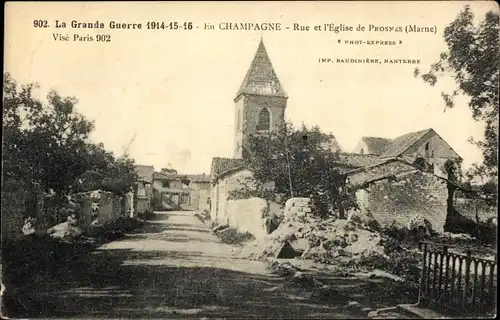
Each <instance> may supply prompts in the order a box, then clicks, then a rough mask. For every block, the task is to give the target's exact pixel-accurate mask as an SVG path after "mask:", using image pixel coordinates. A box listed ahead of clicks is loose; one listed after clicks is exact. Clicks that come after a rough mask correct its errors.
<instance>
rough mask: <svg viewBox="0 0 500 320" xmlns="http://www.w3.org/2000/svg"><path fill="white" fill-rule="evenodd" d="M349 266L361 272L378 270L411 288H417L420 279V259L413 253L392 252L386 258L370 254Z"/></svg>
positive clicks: (403, 251)
mask: <svg viewBox="0 0 500 320" xmlns="http://www.w3.org/2000/svg"><path fill="white" fill-rule="evenodd" d="M350 264H355V265H356V267H357V268H358V269H361V270H363V269H365V270H375V269H378V270H382V271H385V272H388V273H390V274H392V275H396V276H399V277H401V278H402V279H404V280H405V282H407V284H408V285H410V286H412V287H417V286H418V282H419V279H420V265H421V257H420V256H419V255H418V254H417V253H415V252H413V251H408V250H402V249H400V250H394V251H391V252H388V256H387V257H384V256H382V255H380V254H377V253H372V254H370V255H367V256H363V257H361V258H360V259H359V260H357V261H355V262H351V263H350Z"/></svg>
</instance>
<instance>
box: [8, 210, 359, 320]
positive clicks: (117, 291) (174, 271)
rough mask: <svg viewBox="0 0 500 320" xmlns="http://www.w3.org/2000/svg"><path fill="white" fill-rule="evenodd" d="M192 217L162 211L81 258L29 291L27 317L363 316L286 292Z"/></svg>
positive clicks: (277, 281)
mask: <svg viewBox="0 0 500 320" xmlns="http://www.w3.org/2000/svg"><path fill="white" fill-rule="evenodd" d="M228 248H230V246H228V245H225V244H222V243H220V242H219V241H218V239H217V238H216V237H215V236H213V235H211V234H210V233H209V232H208V230H207V229H206V228H203V226H202V225H200V222H199V221H198V220H196V218H195V217H192V216H190V215H189V214H186V213H168V214H165V213H161V214H157V215H155V216H154V217H153V219H151V220H149V221H147V223H146V224H145V225H144V227H143V228H141V229H140V230H137V231H136V232H134V233H133V234H129V235H127V237H125V239H123V240H121V241H115V242H113V243H110V244H109V245H106V246H105V247H102V248H100V249H98V250H95V251H94V252H92V253H89V254H87V255H85V256H82V257H80V259H78V260H77V261H75V262H73V263H71V264H70V265H68V266H67V267H66V269H65V270H64V271H63V272H61V273H59V274H58V275H57V277H56V278H52V279H44V280H43V281H40V282H39V283H37V284H36V285H33V286H31V288H30V289H29V292H23V293H22V295H23V297H25V299H23V301H26V302H25V305H24V308H23V309H26V311H24V312H23V313H18V314H16V313H15V312H11V314H8V315H9V316H10V317H27V318H36V317H44V318H47V317H57V318H71V317H78V318H85V317H92V318H96V317H97V318H186V317H194V318H200V317H206V318H233V319H234V318H238V319H241V318H255V319H257V318H258V319H266V318H267V319H269V318H288V319H290V318H295V319H297V318H329V319H332V318H338V319H340V318H341V319H347V318H360V317H363V316H364V314H362V313H361V312H360V311H357V310H351V309H347V308H346V305H345V301H344V302H342V303H340V302H339V301H329V302H328V303H325V302H320V301H316V300H314V299H313V298H308V297H306V296H304V295H303V294H301V293H300V292H299V291H297V290H293V289H286V288H285V287H284V286H283V279H282V278H280V277H277V276H274V275H272V274H269V273H268V272H265V271H263V269H265V268H264V265H263V264H262V263H261V262H256V261H248V260H241V259H237V258H235V257H233V256H231V254H230V253H228V252H227V251H228V250H229V251H230V249H228Z"/></svg>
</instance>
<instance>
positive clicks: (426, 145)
mask: <svg viewBox="0 0 500 320" xmlns="http://www.w3.org/2000/svg"><path fill="white" fill-rule="evenodd" d="M425 156H426V157H429V142H427V143H426V144H425Z"/></svg>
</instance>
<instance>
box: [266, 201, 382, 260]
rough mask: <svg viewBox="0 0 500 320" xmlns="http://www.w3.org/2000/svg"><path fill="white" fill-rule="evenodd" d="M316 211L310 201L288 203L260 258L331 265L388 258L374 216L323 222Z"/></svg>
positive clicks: (353, 216) (351, 216) (350, 217)
mask: <svg viewBox="0 0 500 320" xmlns="http://www.w3.org/2000/svg"><path fill="white" fill-rule="evenodd" d="M313 210H314V208H313V206H312V204H311V201H310V199H309V198H292V199H290V200H288V201H287V203H286V205H285V211H284V219H283V221H282V222H281V224H280V225H279V226H278V228H277V229H276V230H275V231H273V232H272V233H271V234H270V235H269V236H268V239H266V241H264V243H263V244H262V245H263V248H262V249H263V250H262V252H261V254H260V258H264V257H274V258H294V257H298V256H300V257H302V258H303V259H313V260H318V261H321V262H330V260H332V259H337V258H342V257H345V258H348V259H353V258H354V259H355V258H357V257H362V256H367V255H370V254H372V253H376V254H380V255H382V256H385V254H384V247H383V237H382V236H381V235H380V233H379V232H377V230H376V225H375V224H376V223H375V221H374V219H373V217H371V216H369V215H368V216H366V215H365V216H361V215H360V213H356V214H354V215H349V217H348V219H337V218H335V217H331V218H327V219H322V218H318V217H316V216H315V215H313Z"/></svg>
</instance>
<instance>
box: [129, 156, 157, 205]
mask: <svg viewBox="0 0 500 320" xmlns="http://www.w3.org/2000/svg"><path fill="white" fill-rule="evenodd" d="M135 168H136V172H137V175H138V179H137V182H136V192H135V197H134V198H135V199H134V200H135V201H134V206H133V207H134V209H135V210H134V211H135V213H134V214H142V213H145V212H147V211H151V210H153V205H152V201H153V188H152V184H153V174H154V171H155V170H154V167H153V166H147V165H136V166H135Z"/></svg>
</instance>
